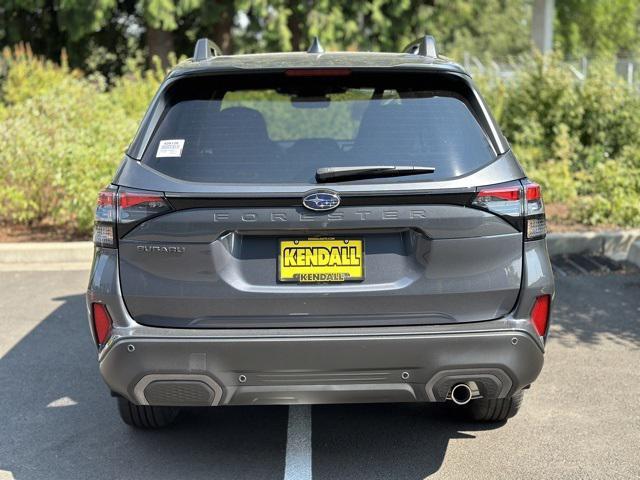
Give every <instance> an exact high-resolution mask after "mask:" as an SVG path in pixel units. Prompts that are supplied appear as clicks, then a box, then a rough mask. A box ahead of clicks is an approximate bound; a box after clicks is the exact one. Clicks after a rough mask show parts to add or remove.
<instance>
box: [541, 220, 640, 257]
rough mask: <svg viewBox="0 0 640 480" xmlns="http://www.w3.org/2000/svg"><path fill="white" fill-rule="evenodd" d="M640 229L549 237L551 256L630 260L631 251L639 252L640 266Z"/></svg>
mask: <svg viewBox="0 0 640 480" xmlns="http://www.w3.org/2000/svg"><path fill="white" fill-rule="evenodd" d="M639 242H640V229H634V230H618V231H609V232H607V231H604V232H569V233H551V234H549V235H547V248H548V249H549V255H566V254H571V253H594V254H597V255H605V256H607V257H610V258H612V259H613V260H617V261H621V260H629V261H633V260H630V256H631V251H632V250H633V251H634V252H637V254H636V255H637V257H636V258H637V260H636V261H635V262H634V263H636V264H638V265H640V251H639V249H640V243H639Z"/></svg>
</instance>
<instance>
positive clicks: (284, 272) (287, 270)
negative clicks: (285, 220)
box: [278, 238, 364, 283]
mask: <svg viewBox="0 0 640 480" xmlns="http://www.w3.org/2000/svg"><path fill="white" fill-rule="evenodd" d="M363 279H364V249H363V241H362V240H354V239H334V238H318V239H315V238H309V239H306V240H295V239H293V240H281V241H280V254H279V256H278V280H280V281H281V282H300V283H314V282H315V283H324V282H346V281H351V280H363Z"/></svg>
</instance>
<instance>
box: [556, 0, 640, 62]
mask: <svg viewBox="0 0 640 480" xmlns="http://www.w3.org/2000/svg"><path fill="white" fill-rule="evenodd" d="M555 5H556V22H555V30H556V46H557V47H558V48H559V50H561V51H562V52H563V53H564V55H565V56H566V57H570V58H571V57H573V58H578V57H582V56H588V57H608V58H610V57H612V56H614V55H622V56H632V55H634V54H637V53H638V51H639V49H640V33H639V31H638V23H640V4H638V1H637V0H562V1H557V2H555Z"/></svg>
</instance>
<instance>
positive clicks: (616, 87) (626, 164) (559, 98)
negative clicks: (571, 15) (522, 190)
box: [477, 56, 640, 226]
mask: <svg viewBox="0 0 640 480" xmlns="http://www.w3.org/2000/svg"><path fill="white" fill-rule="evenodd" d="M477 81H478V83H480V84H481V86H482V87H485V90H484V93H485V94H486V98H487V102H488V103H489V104H490V106H491V107H492V109H493V110H494V113H495V114H496V117H497V118H498V120H499V123H500V125H501V127H502V129H503V131H504V133H505V135H506V136H507V138H508V139H509V141H510V142H511V146H512V148H513V150H514V152H515V153H516V155H517V156H518V159H519V160H520V162H521V163H522V164H523V166H524V167H525V169H526V170H527V173H528V175H529V176H530V177H532V178H533V179H534V180H536V181H538V182H539V183H541V184H542V186H543V188H544V195H545V199H546V200H547V202H558V203H564V204H566V205H567V207H568V210H569V215H570V220H573V221H574V222H580V223H585V224H588V225H601V224H605V225H620V226H639V225H640V214H639V213H640V212H639V210H638V209H639V208H640V180H639V177H638V174H639V173H640V95H639V94H638V92H637V91H635V90H632V89H630V88H629V87H628V86H627V84H626V83H625V82H624V81H623V80H622V79H620V77H619V76H618V75H616V73H615V68H614V65H613V64H612V63H611V64H607V63H602V62H601V63H598V64H593V65H592V66H591V70H590V72H589V75H588V76H587V78H586V79H584V80H583V81H581V80H579V79H577V78H576V76H575V75H574V74H573V73H571V71H570V70H569V69H568V68H567V67H566V65H564V64H563V63H562V62H561V61H560V60H559V59H558V58H556V57H542V56H537V57H533V58H529V59H525V61H524V63H523V66H522V68H521V69H520V70H519V71H518V72H517V73H516V75H515V77H514V78H512V79H509V80H500V79H499V78H497V77H496V76H491V77H486V76H485V77H483V76H481V77H480V78H479V79H477Z"/></svg>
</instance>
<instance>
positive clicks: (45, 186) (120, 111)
mask: <svg viewBox="0 0 640 480" xmlns="http://www.w3.org/2000/svg"><path fill="white" fill-rule="evenodd" d="M5 60H6V61H7V64H8V73H7V76H6V78H5V80H4V82H3V85H2V98H3V100H4V105H3V107H2V113H1V114H0V119H1V122H2V123H1V128H0V206H1V207H2V217H1V218H2V219H3V220H8V221H12V222H18V223H26V224H31V225H33V224H41V223H49V224H52V225H56V226H67V228H68V229H69V230H70V231H78V232H88V231H90V229H91V227H92V223H93V207H94V204H95V199H96V193H97V191H98V190H99V189H100V188H102V187H103V186H105V185H106V184H108V183H109V181H110V179H111V177H112V175H113V172H114V169H115V167H116V165H117V164H118V162H119V161H120V160H121V159H122V156H123V152H124V149H125V147H126V145H127V144H128V143H129V142H130V141H131V138H132V136H133V134H134V133H135V130H136V128H137V124H138V122H139V120H140V119H141V117H142V114H143V112H144V108H145V107H146V105H147V103H148V101H149V97H150V95H152V93H153V92H154V91H155V90H156V89H157V86H158V82H159V79H158V76H157V75H156V74H155V73H147V74H141V75H138V76H132V77H131V78H123V79H121V80H120V81H119V82H118V84H117V85H116V86H115V87H114V88H113V89H111V90H109V91H106V90H105V89H104V83H103V82H100V81H95V79H93V80H92V81H89V80H87V79H86V78H84V77H82V76H81V75H80V74H78V73H77V72H73V71H70V70H69V69H68V67H67V66H66V65H65V64H64V63H63V64H62V65H55V64H52V63H50V62H44V61H41V60H40V59H37V58H34V57H33V56H31V55H30V54H28V52H18V53H17V54H14V55H10V54H8V53H7V52H5ZM34 79H37V80H34Z"/></svg>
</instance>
